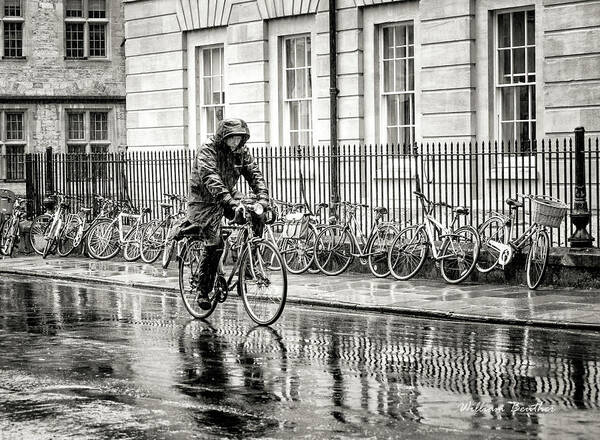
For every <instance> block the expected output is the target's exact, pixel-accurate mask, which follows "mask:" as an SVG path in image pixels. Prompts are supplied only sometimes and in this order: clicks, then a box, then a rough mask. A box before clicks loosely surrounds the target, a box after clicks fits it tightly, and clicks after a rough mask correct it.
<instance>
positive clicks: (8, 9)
mask: <svg viewBox="0 0 600 440" xmlns="http://www.w3.org/2000/svg"><path fill="white" fill-rule="evenodd" d="M4 15H6V16H7V17H20V16H21V0H4Z"/></svg>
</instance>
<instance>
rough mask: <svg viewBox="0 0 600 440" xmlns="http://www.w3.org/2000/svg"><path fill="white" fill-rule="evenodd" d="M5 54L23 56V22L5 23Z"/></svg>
mask: <svg viewBox="0 0 600 440" xmlns="http://www.w3.org/2000/svg"><path fill="white" fill-rule="evenodd" d="M4 56H6V57H21V56H23V29H22V23H10V22H7V23H4Z"/></svg>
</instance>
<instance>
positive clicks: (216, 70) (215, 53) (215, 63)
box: [211, 49, 221, 75]
mask: <svg viewBox="0 0 600 440" xmlns="http://www.w3.org/2000/svg"><path fill="white" fill-rule="evenodd" d="M211 73H212V74H213V75H221V49H213V50H212V72H211Z"/></svg>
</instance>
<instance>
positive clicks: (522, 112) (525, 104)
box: [517, 86, 529, 121]
mask: <svg viewBox="0 0 600 440" xmlns="http://www.w3.org/2000/svg"><path fill="white" fill-rule="evenodd" d="M517 89H518V92H517V93H518V94H519V101H518V106H517V108H518V109H519V117H518V119H519V120H521V121H523V120H527V119H529V92H528V90H527V89H529V87H527V86H525V87H518V88H517Z"/></svg>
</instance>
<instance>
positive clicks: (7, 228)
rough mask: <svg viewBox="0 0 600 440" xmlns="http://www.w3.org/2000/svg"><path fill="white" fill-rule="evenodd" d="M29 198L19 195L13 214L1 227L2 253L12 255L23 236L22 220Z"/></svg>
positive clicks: (0, 252) (0, 242) (0, 244)
mask: <svg viewBox="0 0 600 440" xmlns="http://www.w3.org/2000/svg"><path fill="white" fill-rule="evenodd" d="M26 203H27V199H23V198H21V197H17V198H16V199H15V203H14V205H13V208H12V213H11V215H10V216H9V217H8V218H7V219H6V220H4V223H2V227H1V228H0V255H6V256H7V257H12V254H13V250H14V248H15V246H16V245H17V244H18V243H19V241H20V238H21V228H20V225H21V222H22V221H23V220H24V219H25V214H26V211H27V207H26Z"/></svg>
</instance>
